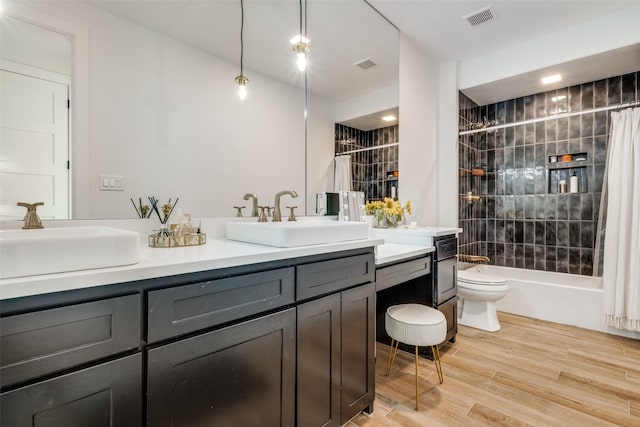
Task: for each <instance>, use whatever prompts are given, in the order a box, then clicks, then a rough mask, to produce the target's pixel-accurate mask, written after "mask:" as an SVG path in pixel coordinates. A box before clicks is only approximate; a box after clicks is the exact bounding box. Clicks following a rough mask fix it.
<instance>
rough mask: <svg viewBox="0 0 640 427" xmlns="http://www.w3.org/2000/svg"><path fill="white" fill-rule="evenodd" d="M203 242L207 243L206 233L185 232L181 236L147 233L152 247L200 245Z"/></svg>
mask: <svg viewBox="0 0 640 427" xmlns="http://www.w3.org/2000/svg"><path fill="white" fill-rule="evenodd" d="M205 243H207V235H206V234H202V233H193V234H185V235H181V236H173V235H168V236H167V235H162V234H151V235H149V246H151V247H152V248H179V247H183V246H200V245H204V244H205Z"/></svg>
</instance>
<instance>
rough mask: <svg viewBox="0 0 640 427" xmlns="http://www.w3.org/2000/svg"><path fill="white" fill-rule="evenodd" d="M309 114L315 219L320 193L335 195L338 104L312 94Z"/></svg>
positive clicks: (309, 167) (309, 161)
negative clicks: (317, 197) (317, 198)
mask: <svg viewBox="0 0 640 427" xmlns="http://www.w3.org/2000/svg"><path fill="white" fill-rule="evenodd" d="M307 110H308V113H309V117H311V118H312V120H309V121H308V123H307V215H313V214H315V195H316V193H321V192H324V191H333V177H334V163H333V159H334V154H335V147H334V145H335V120H334V117H335V104H334V103H333V102H331V101H329V100H327V99H325V98H322V97H320V96H317V95H311V94H310V95H309V96H308V99H307ZM298 206H300V209H302V205H298ZM300 212H302V211H300Z"/></svg>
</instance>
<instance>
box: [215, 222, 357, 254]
mask: <svg viewBox="0 0 640 427" xmlns="http://www.w3.org/2000/svg"><path fill="white" fill-rule="evenodd" d="M226 229H227V239H229V240H237V241H240V242H247V243H256V244H259V245H267V246H276V247H280V248H289V247H294V246H306V245H318V244H322V243H336V242H345V241H350V240H360V239H366V238H368V237H369V226H368V225H367V224H366V223H364V222H348V221H325V220H306V221H291V222H289V221H286V222H284V221H283V222H228V223H227V224H226Z"/></svg>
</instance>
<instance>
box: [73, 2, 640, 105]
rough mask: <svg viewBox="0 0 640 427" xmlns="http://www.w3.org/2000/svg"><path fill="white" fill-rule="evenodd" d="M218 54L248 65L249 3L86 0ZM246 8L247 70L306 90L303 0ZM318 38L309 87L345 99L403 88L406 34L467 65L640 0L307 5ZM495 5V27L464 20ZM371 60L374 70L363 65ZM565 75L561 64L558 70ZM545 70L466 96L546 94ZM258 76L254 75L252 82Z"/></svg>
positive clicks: (432, 52) (610, 65)
mask: <svg viewBox="0 0 640 427" xmlns="http://www.w3.org/2000/svg"><path fill="white" fill-rule="evenodd" d="M81 1H84V2H86V3H89V4H92V5H94V6H97V7H100V8H102V9H104V10H107V11H109V12H111V13H114V14H116V15H119V16H121V17H124V18H125V19H129V20H131V21H134V22H137V23H139V24H142V25H144V26H146V27H148V28H151V29H153V30H155V31H158V32H160V33H163V34H166V35H168V36H170V37H173V38H176V39H178V40H181V41H183V42H185V43H188V44H190V45H192V46H195V47H197V48H199V49H202V50H205V51H208V52H211V53H213V54H215V55H216V56H219V57H222V58H225V59H228V60H229V61H232V62H235V63H237V62H238V60H239V23H240V7H239V6H240V5H239V3H240V2H239V0H81ZM244 1H245V57H244V64H245V68H248V69H254V70H259V71H260V72H261V73H263V74H266V75H268V76H271V77H274V78H277V79H280V80H282V81H285V82H288V83H292V82H294V83H296V84H301V79H300V78H299V76H295V74H296V71H295V69H294V67H292V66H291V64H292V61H293V59H292V57H293V54H292V52H291V50H290V46H288V40H289V39H290V38H291V37H292V36H293V35H295V34H297V32H298V22H299V21H298V16H299V15H298V14H299V10H298V0H244ZM306 2H307V4H308V13H307V17H308V35H309V37H310V38H311V55H310V61H312V62H311V64H310V68H309V74H308V84H309V87H310V89H311V91H312V92H315V93H317V94H321V95H322V96H324V97H326V98H329V99H332V100H334V101H340V100H344V99H348V98H350V97H354V96H357V95H361V94H363V93H365V92H367V91H372V90H375V89H380V88H383V87H387V86H389V85H392V84H394V83H395V82H397V79H398V69H397V48H398V37H397V31H396V30H395V29H394V28H393V26H392V25H389V24H388V23H387V22H386V21H385V18H386V20H388V21H389V22H391V23H393V25H395V26H396V27H397V28H398V29H399V30H400V31H401V32H402V33H404V35H405V36H406V37H408V38H409V39H410V40H411V41H412V42H413V43H414V44H415V45H416V46H417V47H418V48H420V49H421V50H422V51H423V52H424V53H425V54H426V55H427V56H429V57H430V58H432V59H433V60H435V61H436V62H438V63H443V62H447V61H452V60H466V59H470V58H473V57H476V56H482V55H485V54H488V53H490V52H493V51H496V50H499V49H503V48H505V47H508V46H513V45H517V44H520V43H523V42H525V41H527V40H530V39H533V38H536V37H540V36H541V35H543V34H548V33H551V32H554V31H559V30H562V29H566V28H567V27H571V26H575V25H578V24H581V23H584V22H586V21H589V20H592V19H596V18H598V17H600V16H602V15H606V14H610V13H614V12H617V11H620V10H622V9H624V8H628V7H633V6H636V5H638V4H640V0H627V1H617V0H586V1H585V0H569V1H564V0H555V1H542V0H540V1H535V0H512V1H503V0H483V1H478V0H471V1H468V0H467V1H464V0H440V1H436V0H368V3H369V4H371V5H372V6H373V7H375V8H376V9H377V10H378V11H379V12H380V13H381V14H382V15H384V17H382V16H380V15H378V14H376V13H373V12H372V11H371V10H370V8H369V7H368V5H367V4H365V2H364V1H363V0H306ZM489 5H491V6H492V8H493V10H495V12H496V13H497V15H498V19H496V20H495V21H492V22H489V23H486V24H483V25H480V26H477V27H474V28H471V27H470V26H469V25H468V24H467V23H466V21H465V20H464V19H463V16H464V15H467V14H469V13H473V12H475V11H478V10H479V9H482V8H483V7H485V6H489ZM365 58H371V59H372V60H374V61H375V62H377V63H378V65H377V66H376V67H373V68H371V69H369V70H367V71H363V70H360V69H359V68H357V67H355V66H353V63H354V62H357V61H359V60H362V59H365ZM554 68H558V67H554ZM562 68H563V70H564V71H563V72H564V73H565V76H566V77H565V78H564V79H563V81H562V83H561V84H560V85H561V86H562V87H566V86H569V85H572V84H577V83H583V82H585V81H593V80H598V79H600V78H604V77H610V76H613V75H619V74H624V73H626V72H630V71H637V70H639V69H640V46H633V47H629V48H626V49H620V50H618V51H613V52H608V53H606V54H604V56H599V57H592V58H585V59H583V60H579V61H573V62H570V63H567V64H562ZM544 71H546V70H538V71H537V72H534V73H528V74H526V75H521V76H514V77H511V78H509V79H506V80H503V81H500V82H494V83H491V84H488V85H483V86H482V87H476V88H469V89H465V93H467V94H468V95H469V96H470V97H471V98H472V99H474V100H475V101H476V102H478V103H479V104H481V105H484V104H488V103H492V102H497V101H500V100H504V99H512V98H515V97H519V96H524V95H529V94H532V93H536V92H541V91H546V90H548V89H549V88H548V87H545V88H544V89H542V88H541V87H540V86H539V84H538V82H539V76H540V73H542V72H544ZM249 78H250V79H251V76H249Z"/></svg>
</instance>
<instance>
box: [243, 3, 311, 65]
mask: <svg viewBox="0 0 640 427" xmlns="http://www.w3.org/2000/svg"><path fill="white" fill-rule="evenodd" d="M301 1H302V0H301ZM243 34H244V0H240V75H241V76H243V75H244V74H243V73H242V71H243V67H242V65H243V64H242V62H243V58H244V36H243Z"/></svg>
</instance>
